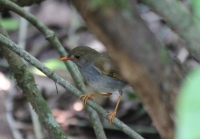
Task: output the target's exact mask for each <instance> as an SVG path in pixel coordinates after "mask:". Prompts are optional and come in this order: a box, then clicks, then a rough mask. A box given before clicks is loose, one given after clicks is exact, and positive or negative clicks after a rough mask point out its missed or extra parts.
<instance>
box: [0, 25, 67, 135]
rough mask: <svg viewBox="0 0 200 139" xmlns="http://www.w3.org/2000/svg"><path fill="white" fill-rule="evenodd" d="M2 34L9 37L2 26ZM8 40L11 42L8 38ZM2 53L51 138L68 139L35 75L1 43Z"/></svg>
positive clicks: (0, 27)
mask: <svg viewBox="0 0 200 139" xmlns="http://www.w3.org/2000/svg"><path fill="white" fill-rule="evenodd" d="M2 34H4V35H5V36H8V35H7V33H6V32H5V30H4V29H3V28H2V26H1V25H0V35H1V36H3V35H2ZM3 37H4V36H3ZM4 38H6V37H4ZM6 39H7V40H9V39H8V38H6ZM0 52H1V53H2V55H3V56H4V57H5V58H6V60H7V61H8V64H9V66H10V68H11V70H12V72H13V73H14V77H15V79H16V81H17V84H18V86H19V87H20V88H21V89H22V90H23V93H24V94H25V96H26V98H27V99H28V101H29V102H30V103H31V105H32V106H33V108H34V110H35V111H36V112H37V114H38V116H39V120H40V122H41V124H42V125H43V126H44V128H45V129H46V130H47V131H48V135H49V137H51V138H55V139H67V137H66V135H65V133H64V132H63V130H62V129H61V128H60V126H59V125H58V123H57V122H56V121H55V119H54V117H53V115H52V113H51V110H50V109H49V107H48V105H47V104H46V101H45V100H44V99H43V97H42V95H41V93H40V91H39V90H38V88H37V87H36V83H35V81H34V77H33V75H32V74H31V73H30V72H29V71H28V70H27V68H26V65H24V63H23V61H22V59H21V58H20V57H19V56H18V55H16V54H15V53H14V52H12V51H11V50H9V49H8V48H7V47H6V46H5V45H4V44H2V43H0ZM36 98H37V99H36Z"/></svg>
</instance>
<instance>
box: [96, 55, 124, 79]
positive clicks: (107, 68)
mask: <svg viewBox="0 0 200 139" xmlns="http://www.w3.org/2000/svg"><path fill="white" fill-rule="evenodd" d="M94 68H95V69H97V70H98V71H99V72H100V73H101V74H105V75H108V76H110V77H113V78H116V79H118V80H123V78H122V77H121V76H120V74H119V72H118V71H117V67H116V65H115V64H114V61H113V60H112V59H111V58H110V57H109V56H107V55H102V56H100V58H98V59H96V60H95V61H94Z"/></svg>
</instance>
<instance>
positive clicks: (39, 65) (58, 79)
mask: <svg viewBox="0 0 200 139" xmlns="http://www.w3.org/2000/svg"><path fill="white" fill-rule="evenodd" d="M0 42H1V43H2V44H4V45H6V46H7V48H9V49H10V50H12V51H13V52H15V53H16V54H18V55H19V56H20V57H23V58H24V59H25V60H26V61H27V62H29V63H30V64H32V65H33V66H35V67H36V68H38V69H39V70H40V71H41V72H43V73H44V74H45V75H46V76H48V77H49V78H51V79H52V80H54V81H55V82H56V83H58V84H60V85H61V86H62V87H64V88H65V89H67V90H68V91H70V92H71V93H72V94H74V95H75V96H76V97H78V98H79V97H80V96H81V95H82V92H80V91H79V90H78V89H76V88H75V87H73V86H72V85H70V84H69V83H68V82H66V81H65V80H64V79H63V78H61V77H60V76H58V75H57V74H56V73H54V72H52V71H51V70H50V69H49V68H47V67H46V66H44V65H43V64H42V63H41V62H40V61H38V60H37V59H36V58H34V57H33V56H31V55H30V54H29V53H28V52H26V51H24V50H23V49H21V48H19V47H18V46H17V45H16V44H15V43H13V42H11V41H10V40H9V39H7V38H6V37H4V36H3V35H1V34H0ZM87 105H89V106H90V107H91V108H93V109H94V110H96V111H97V112H99V113H100V114H101V115H102V116H103V117H104V118H106V119H107V120H109V117H106V114H107V113H108V111H106V110H105V109H103V108H102V107H100V106H99V105H97V104H96V103H95V102H93V101H92V100H88V101H87ZM113 124H114V125H116V126H117V127H118V128H119V129H120V130H121V131H123V132H124V133H126V134H127V135H129V136H130V137H131V138H133V139H144V138H143V137H141V136H140V135H139V134H137V133H136V132H135V131H133V130H132V129H131V128H130V127H128V126H127V125H125V124H124V123H123V122H121V121H120V120H118V119H117V118H114V122H113Z"/></svg>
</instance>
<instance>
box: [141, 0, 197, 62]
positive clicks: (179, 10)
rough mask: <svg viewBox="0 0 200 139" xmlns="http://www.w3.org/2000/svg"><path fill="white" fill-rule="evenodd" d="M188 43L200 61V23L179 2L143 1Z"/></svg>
mask: <svg viewBox="0 0 200 139" xmlns="http://www.w3.org/2000/svg"><path fill="white" fill-rule="evenodd" d="M142 1H143V2H144V3H145V4H147V6H149V7H151V8H152V10H154V11H155V12H156V13H158V14H159V15H161V16H162V17H163V18H164V20H166V22H167V24H169V26H170V27H171V28H172V29H173V30H174V31H175V32H176V33H177V34H178V35H179V36H180V37H182V38H183V40H184V41H185V42H186V43H187V45H186V48H187V49H188V51H189V52H190V54H191V55H192V56H193V57H194V58H195V59H196V60H198V61H200V45H199V44H200V39H199V36H200V23H199V20H197V19H196V18H195V17H193V16H192V15H191V14H190V13H189V12H188V11H187V10H186V9H185V8H184V7H183V6H182V5H181V3H180V1H177V0H142Z"/></svg>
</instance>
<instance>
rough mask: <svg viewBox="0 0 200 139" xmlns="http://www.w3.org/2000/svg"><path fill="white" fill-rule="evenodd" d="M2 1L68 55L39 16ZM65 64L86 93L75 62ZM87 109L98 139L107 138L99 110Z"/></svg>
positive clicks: (78, 85) (61, 52)
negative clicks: (36, 16)
mask: <svg viewBox="0 0 200 139" xmlns="http://www.w3.org/2000/svg"><path fill="white" fill-rule="evenodd" d="M0 3H1V4H2V5H4V6H5V7H6V8H8V9H10V10H12V11H14V12H16V13H17V14H19V15H21V16H22V17H24V18H25V19H26V20H28V21H29V22H30V23H31V24H32V25H34V26H35V27H36V28H37V29H38V30H39V31H40V32H41V33H42V34H43V35H44V36H45V38H46V39H47V40H48V41H49V42H50V43H51V44H52V46H53V47H54V48H55V49H56V50H57V51H58V53H59V54H60V56H61V57H64V56H66V55H67V53H66V51H65V49H64V48H63V46H62V45H61V43H60V42H59V40H58V38H57V37H56V35H55V33H54V32H53V31H51V30H50V29H49V28H48V27H47V26H45V25H44V24H43V23H42V22H40V21H39V20H38V19H37V18H35V17H34V16H33V15H32V14H30V13H28V12H26V11H25V10H24V9H22V8H21V7H19V6H18V5H16V4H14V3H12V2H10V1H4V0H0ZM65 65H66V67H67V68H68V70H69V72H70V74H71V76H72V78H73V80H74V81H75V83H76V85H77V87H78V88H79V90H81V91H82V92H83V93H84V94H85V93H87V90H86V88H85V85H84V83H83V81H82V79H81V76H80V73H79V71H77V69H76V68H75V67H74V64H72V62H68V61H65ZM86 111H87V112H88V114H89V118H90V121H91V123H92V125H93V129H94V132H95V135H96V137H97V139H106V135H105V132H104V130H103V126H102V124H101V122H100V119H99V117H98V114H97V112H96V111H94V110H93V109H91V108H90V107H87V106H86Z"/></svg>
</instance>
